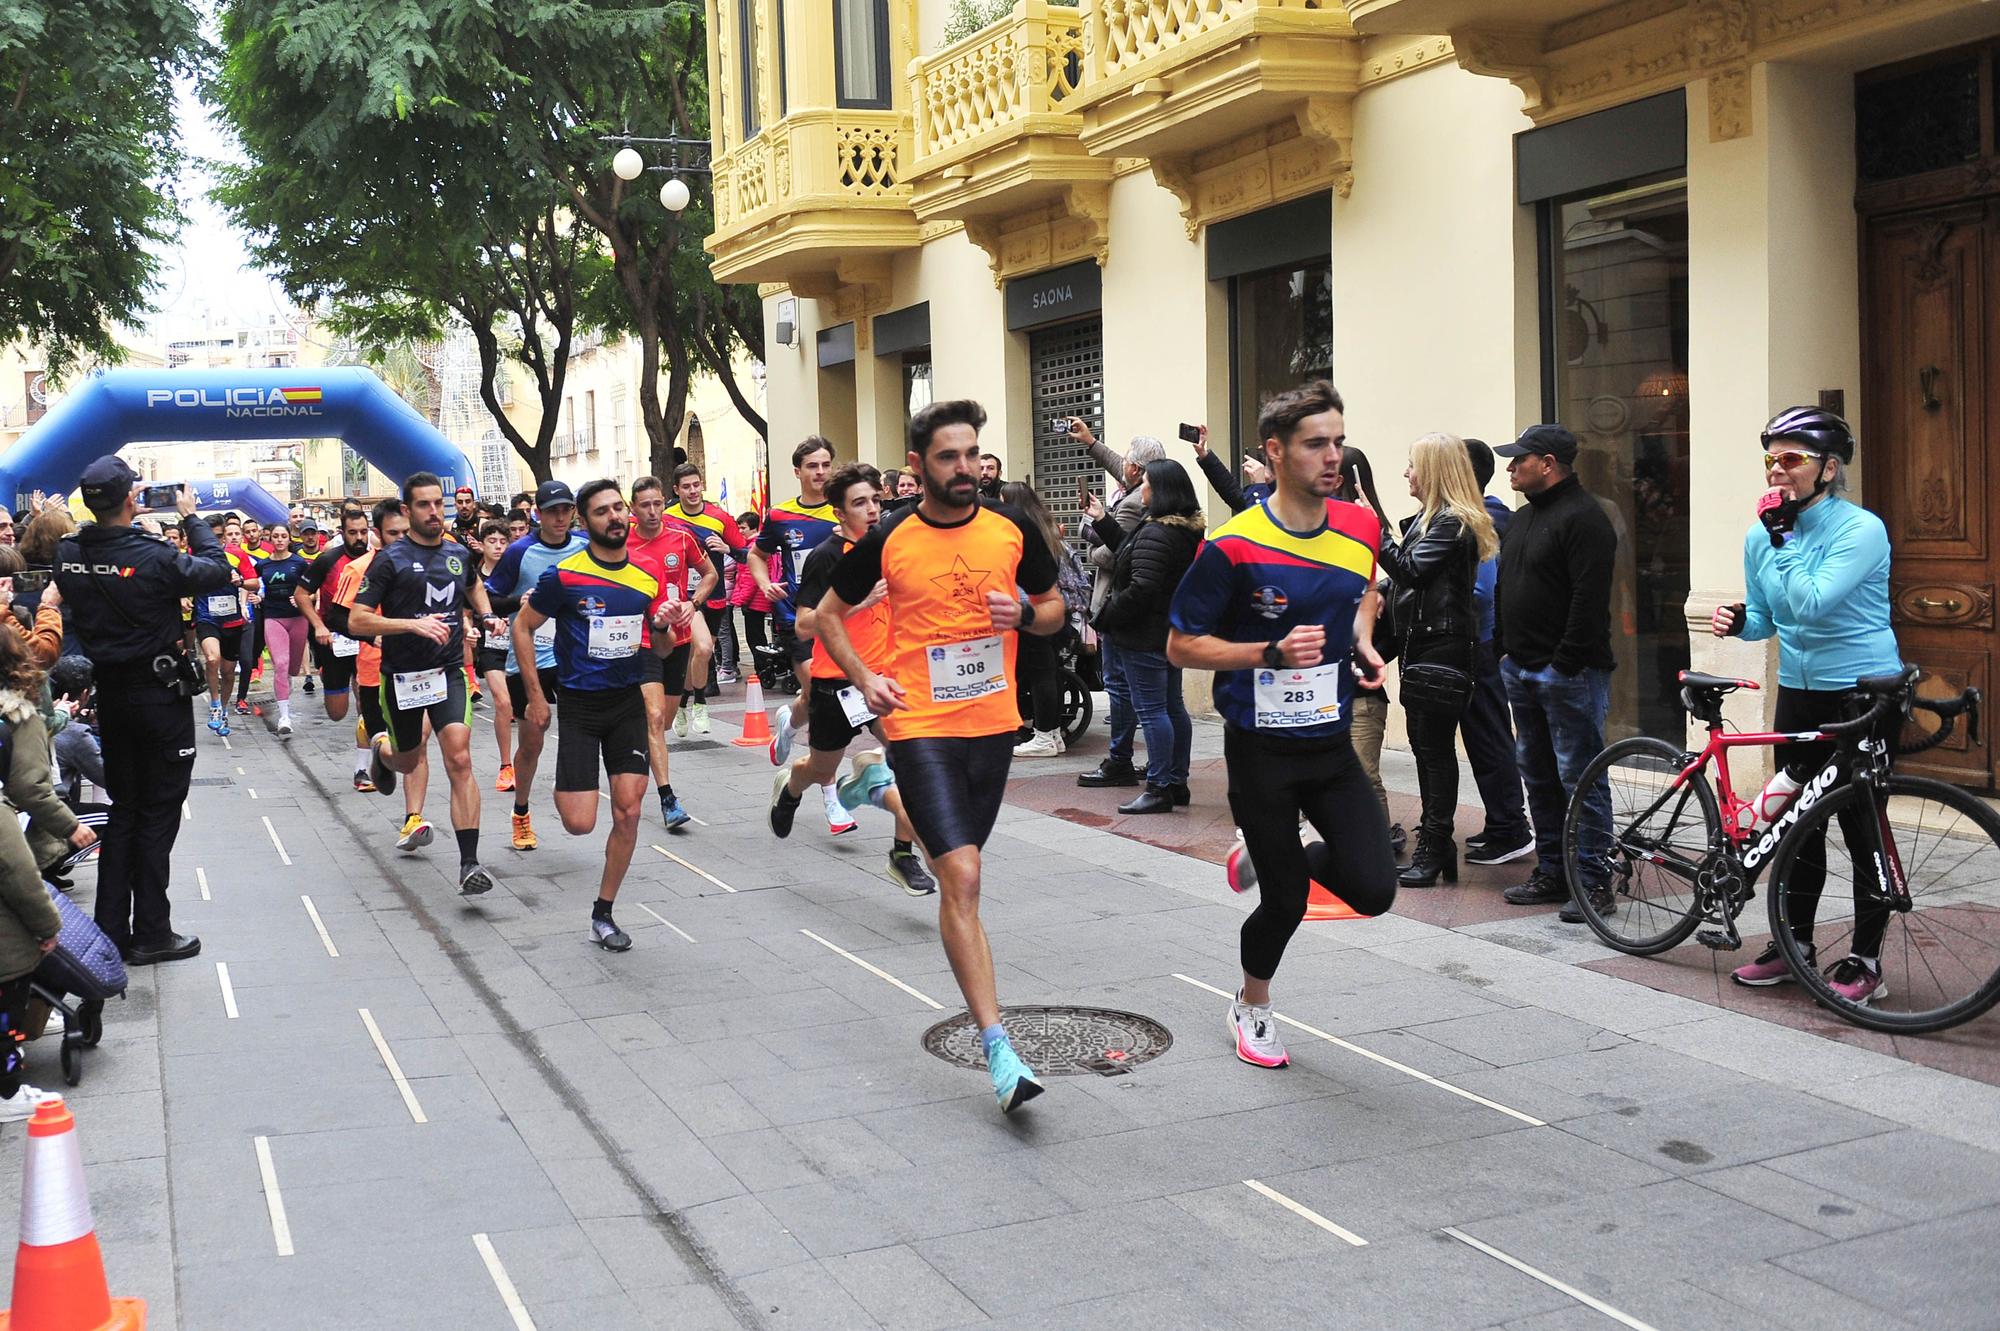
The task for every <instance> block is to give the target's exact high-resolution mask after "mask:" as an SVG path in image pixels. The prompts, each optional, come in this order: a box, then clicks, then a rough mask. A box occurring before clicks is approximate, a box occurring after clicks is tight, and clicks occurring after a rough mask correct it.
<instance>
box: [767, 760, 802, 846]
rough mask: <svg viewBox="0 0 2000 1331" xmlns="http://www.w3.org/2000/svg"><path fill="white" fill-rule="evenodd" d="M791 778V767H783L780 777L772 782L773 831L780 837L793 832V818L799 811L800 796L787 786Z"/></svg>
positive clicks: (780, 770)
mask: <svg viewBox="0 0 2000 1331" xmlns="http://www.w3.org/2000/svg"><path fill="white" fill-rule="evenodd" d="M791 780H792V770H791V768H789V767H782V768H779V769H778V779H777V780H775V781H773V782H772V783H771V831H772V832H773V833H775V834H776V835H777V836H778V837H779V838H780V839H783V838H785V837H788V836H790V835H791V834H792V820H793V819H794V818H796V817H798V813H799V797H798V796H797V795H794V794H793V793H792V792H791V791H789V790H787V789H786V788H785V787H786V786H788V785H789V784H791Z"/></svg>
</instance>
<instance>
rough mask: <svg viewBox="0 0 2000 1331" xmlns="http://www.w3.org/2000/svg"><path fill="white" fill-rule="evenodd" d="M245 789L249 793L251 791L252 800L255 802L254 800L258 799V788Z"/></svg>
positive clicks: (246, 787)
mask: <svg viewBox="0 0 2000 1331" xmlns="http://www.w3.org/2000/svg"><path fill="white" fill-rule="evenodd" d="M243 788H244V789H245V790H247V791H249V792H250V798H251V799H253V800H254V799H256V798H257V787H255V786H245V787H243Z"/></svg>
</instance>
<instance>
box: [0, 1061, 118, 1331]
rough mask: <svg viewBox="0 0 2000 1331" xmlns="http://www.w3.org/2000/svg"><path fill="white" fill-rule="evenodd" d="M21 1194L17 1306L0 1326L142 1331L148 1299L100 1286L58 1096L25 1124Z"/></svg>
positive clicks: (86, 1198) (76, 1155)
mask: <svg viewBox="0 0 2000 1331" xmlns="http://www.w3.org/2000/svg"><path fill="white" fill-rule="evenodd" d="M21 1193H22V1198H21V1246H20V1250H19V1251H18V1252H17V1253H16V1254H15V1257H14V1306H13V1307H12V1308H10V1309H7V1310H5V1311H0V1331H14V1329H15V1328H18V1331H145V1326H146V1301H145V1300H144V1299H114V1298H112V1297H111V1291H110V1289H109V1287H108V1286H106V1284H105V1283H104V1255H103V1254H102V1253H101V1252H99V1251H98V1249H97V1231H96V1229H95V1228H94V1227H93V1226H92V1223H91V1219H90V1192H89V1190H88V1189H87V1188H85V1187H84V1185H83V1150H82V1148H81V1147H80V1146H79V1145H78V1144H77V1140H76V1119H75V1118H74V1117H72V1116H71V1114H70V1112H69V1110H68V1109H67V1108H66V1107H64V1105H63V1102H62V1101H61V1100H44V1101H42V1103H41V1104H39V1105H37V1106H36V1107H35V1116H34V1118H32V1119H30V1120H29V1121H28V1164H27V1169H26V1171H25V1173H24V1179H23V1183H22V1188H21Z"/></svg>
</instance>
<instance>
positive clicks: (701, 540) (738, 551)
mask: <svg viewBox="0 0 2000 1331" xmlns="http://www.w3.org/2000/svg"><path fill="white" fill-rule="evenodd" d="M666 522H667V523H668V525H670V526H674V527H678V528H680V529H681V530H682V531H684V532H686V533H687V534H688V535H690V536H692V537H694V540H695V544H696V545H699V546H700V547H701V548H702V552H703V553H704V554H706V555H707V556H708V557H709V558H710V559H712V560H715V561H716V562H715V572H716V583H715V591H714V593H713V594H711V595H710V596H709V598H708V607H709V609H711V610H716V609H720V608H721V607H723V606H725V605H728V604H729V588H728V587H726V586H724V585H723V582H722V578H721V574H722V562H721V559H720V558H719V557H718V556H717V555H716V553H715V551H713V550H711V549H709V548H708V538H709V537H711V536H719V537H721V538H722V543H723V544H724V545H726V546H728V547H729V553H730V554H731V555H732V556H734V557H736V558H739V559H740V558H742V556H743V551H744V549H745V547H746V546H747V545H748V544H749V542H748V541H746V540H745V539H744V536H743V529H742V528H741V527H738V526H737V525H736V519H735V518H732V517H730V516H729V514H728V513H727V512H725V511H724V510H723V508H722V506H721V505H720V504H710V503H704V504H703V505H702V506H701V511H700V512H698V513H689V512H688V511H687V510H686V509H684V508H682V507H681V506H680V504H678V503H673V504H668V505H667V512H666ZM700 581H701V573H700V571H699V570H696V569H690V570H689V576H688V584H687V587H686V588H685V590H686V591H687V593H688V594H689V595H693V594H694V589H695V585H696V584H697V583H699V582H700Z"/></svg>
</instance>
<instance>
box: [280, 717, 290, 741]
mask: <svg viewBox="0 0 2000 1331" xmlns="http://www.w3.org/2000/svg"><path fill="white" fill-rule="evenodd" d="M291 737H292V714H291V713H290V712H288V711H287V712H279V713H278V738H279V739H290V738H291Z"/></svg>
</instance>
